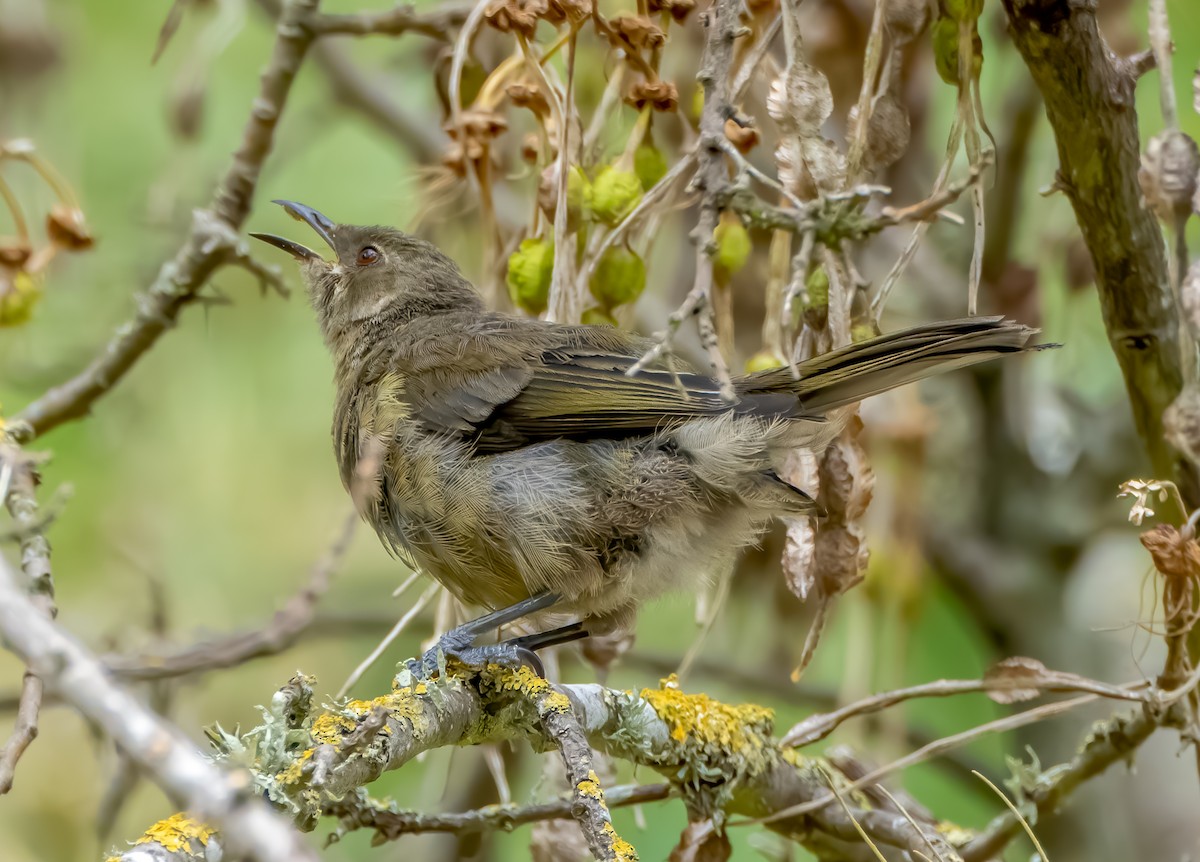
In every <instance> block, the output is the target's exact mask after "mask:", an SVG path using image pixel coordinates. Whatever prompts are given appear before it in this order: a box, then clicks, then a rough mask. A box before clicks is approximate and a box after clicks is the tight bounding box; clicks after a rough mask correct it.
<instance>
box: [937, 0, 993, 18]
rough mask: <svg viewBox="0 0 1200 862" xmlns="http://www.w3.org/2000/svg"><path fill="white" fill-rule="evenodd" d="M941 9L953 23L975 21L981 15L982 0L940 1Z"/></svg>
mask: <svg viewBox="0 0 1200 862" xmlns="http://www.w3.org/2000/svg"><path fill="white" fill-rule="evenodd" d="M942 9H943V10H945V13H946V17H947V18H953V19H954V20H955V21H977V20H979V16H980V15H982V14H983V0H942Z"/></svg>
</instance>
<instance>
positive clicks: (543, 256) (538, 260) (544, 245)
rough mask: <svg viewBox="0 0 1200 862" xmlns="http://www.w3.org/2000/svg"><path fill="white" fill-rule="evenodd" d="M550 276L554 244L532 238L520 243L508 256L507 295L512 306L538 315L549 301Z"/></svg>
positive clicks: (552, 271) (552, 268)
mask: <svg viewBox="0 0 1200 862" xmlns="http://www.w3.org/2000/svg"><path fill="white" fill-rule="evenodd" d="M553 275H554V243H552V242H550V241H548V240H544V239H538V238H536V237H533V238H530V239H523V240H521V246H520V248H518V249H517V250H516V251H514V252H513V253H512V254H511V255H509V257H508V273H507V275H506V276H505V278H504V281H505V283H506V284H508V295H509V297H511V299H512V302H513V305H515V306H517V308H520V309H521V310H522V311H526V312H528V313H529V314H541V313H542V312H543V311H545V310H546V303H547V302H548V301H549V299H550V280H551V277H552V276H553Z"/></svg>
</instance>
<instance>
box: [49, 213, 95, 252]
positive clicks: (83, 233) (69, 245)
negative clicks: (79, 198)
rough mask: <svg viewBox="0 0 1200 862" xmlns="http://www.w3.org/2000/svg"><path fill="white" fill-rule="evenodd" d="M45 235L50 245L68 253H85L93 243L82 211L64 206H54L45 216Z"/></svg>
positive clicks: (93, 240)
mask: <svg viewBox="0 0 1200 862" xmlns="http://www.w3.org/2000/svg"><path fill="white" fill-rule="evenodd" d="M46 234H47V235H48V236H49V237H50V242H51V243H53V244H54V245H56V246H58V247H59V248H65V249H67V250H68V251H85V250H87V249H89V248H91V247H92V244H93V243H94V242H95V239H94V238H93V237H92V233H91V231H89V230H88V226H87V222H86V221H85V220H84V217H83V211H82V210H80V209H79V208H77V207H68V206H66V205H65V204H55V205H54V207H53V208H52V209H51V210H50V215H48V216H46Z"/></svg>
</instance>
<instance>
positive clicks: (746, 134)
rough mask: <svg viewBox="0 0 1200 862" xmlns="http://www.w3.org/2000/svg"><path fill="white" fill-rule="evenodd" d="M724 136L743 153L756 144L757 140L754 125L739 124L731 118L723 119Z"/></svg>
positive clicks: (756, 131) (756, 130)
mask: <svg viewBox="0 0 1200 862" xmlns="http://www.w3.org/2000/svg"><path fill="white" fill-rule="evenodd" d="M725 137H726V138H728V139H729V143H731V144H733V145H734V146H735V147H737V148H738V152H740V153H743V154H745V153H748V152H750V151H751V150H752V149H754V148H755V147H756V146H758V141H759V137H758V129H756V128H754V126H740V125H738V124H737V123H736V122H734V121H733V120H732V119H729V120H726V121H725Z"/></svg>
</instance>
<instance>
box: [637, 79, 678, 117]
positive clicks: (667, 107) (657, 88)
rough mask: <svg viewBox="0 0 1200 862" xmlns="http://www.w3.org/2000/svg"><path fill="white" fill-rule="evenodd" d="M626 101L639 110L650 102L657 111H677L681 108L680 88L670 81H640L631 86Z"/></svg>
mask: <svg viewBox="0 0 1200 862" xmlns="http://www.w3.org/2000/svg"><path fill="white" fill-rule="evenodd" d="M625 101H626V102H627V103H629V104H630V105H633V106H634V107H635V108H637V109H638V110H641V109H642V108H644V107H645V106H646V105H647V104H649V105H651V106H652V107H653V108H654V110H656V111H675V110H677V109H678V108H679V89H678V88H677V87H676V86H675V85H674V84H672V83H671V82H670V81H661V80H660V81H638V82H637V83H636V84H634V85H633V86H632V87H630V88H629V95H627V96H626V97H625Z"/></svg>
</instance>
